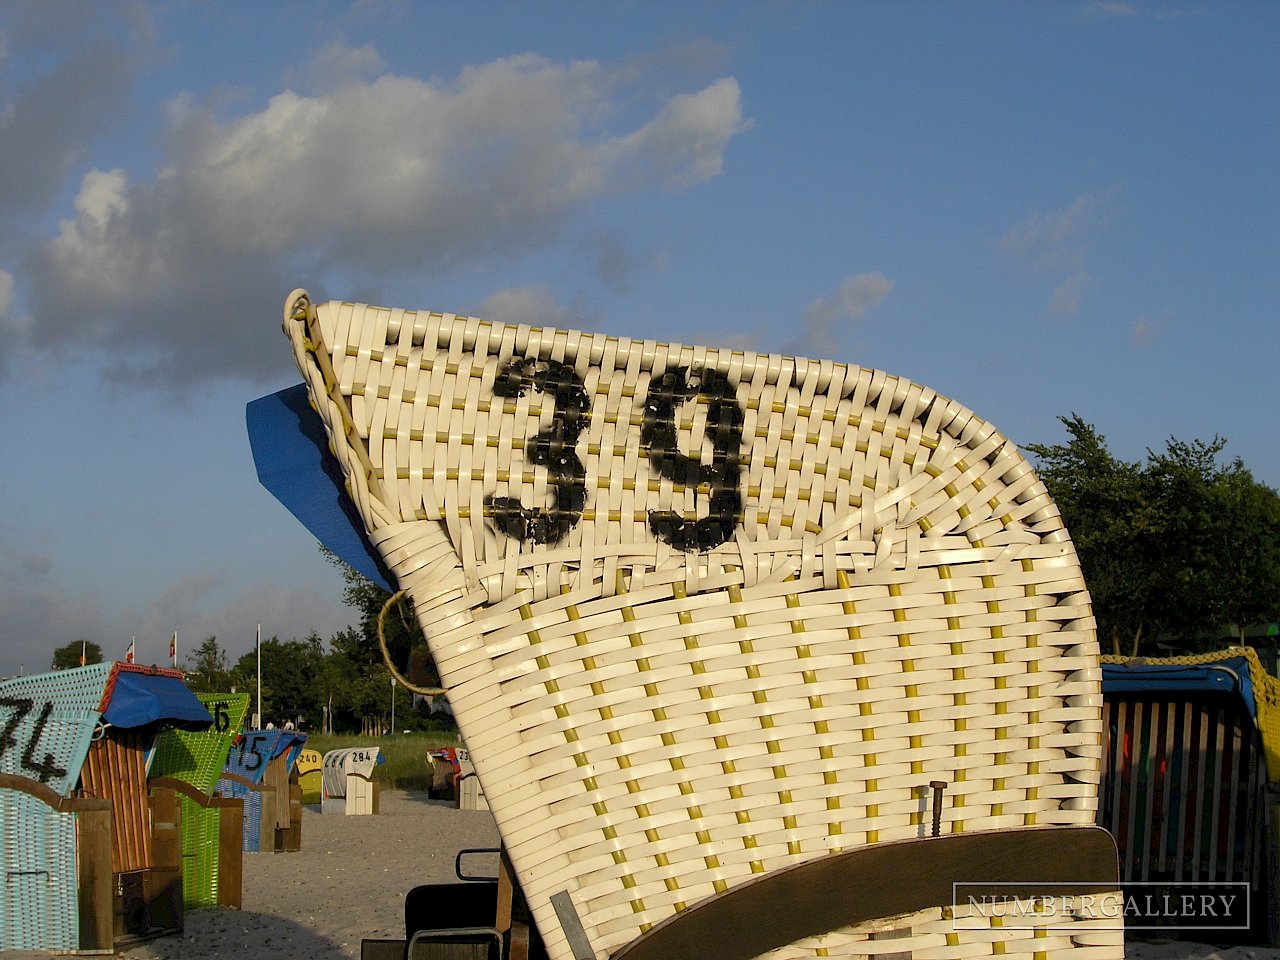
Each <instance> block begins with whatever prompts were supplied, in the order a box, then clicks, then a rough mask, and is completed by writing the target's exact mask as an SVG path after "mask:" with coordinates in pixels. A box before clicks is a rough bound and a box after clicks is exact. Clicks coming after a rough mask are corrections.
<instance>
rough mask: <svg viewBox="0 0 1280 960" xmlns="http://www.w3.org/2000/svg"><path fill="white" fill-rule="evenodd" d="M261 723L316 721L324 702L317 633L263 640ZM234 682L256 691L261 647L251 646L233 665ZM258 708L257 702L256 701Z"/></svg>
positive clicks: (244, 688)
mask: <svg viewBox="0 0 1280 960" xmlns="http://www.w3.org/2000/svg"><path fill="white" fill-rule="evenodd" d="M261 656H262V714H263V715H262V723H263V725H264V726H265V725H266V724H267V723H268V722H272V723H276V724H277V725H280V724H283V723H284V722H285V721H288V720H292V721H297V720H298V718H300V717H301V718H302V722H303V723H304V724H317V725H318V722H319V718H320V713H321V710H320V707H321V704H322V689H321V686H320V682H319V681H320V673H321V662H322V661H323V659H324V650H323V645H322V644H321V641H320V637H319V635H318V634H316V633H314V632H313V633H311V634H310V635H309V636H308V637H307V638H306V639H305V640H289V641H281V640H279V639H278V638H276V637H271V638H270V639H269V640H263V641H262V648H261ZM231 682H232V684H234V685H235V687H236V689H239V690H249V691H252V692H253V693H255V694H256V693H257V687H256V684H257V682H258V651H257V650H250V651H249V652H248V653H246V654H245V655H244V656H242V657H241V658H240V659H239V660H237V661H236V665H235V666H234V667H232V669H231ZM255 708H256V703H255Z"/></svg>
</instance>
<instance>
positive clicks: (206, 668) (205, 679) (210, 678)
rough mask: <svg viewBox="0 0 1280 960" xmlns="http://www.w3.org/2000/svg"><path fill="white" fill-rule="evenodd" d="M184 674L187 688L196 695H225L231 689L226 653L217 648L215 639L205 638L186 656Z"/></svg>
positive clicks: (216, 639)
mask: <svg viewBox="0 0 1280 960" xmlns="http://www.w3.org/2000/svg"><path fill="white" fill-rule="evenodd" d="M186 674H187V686H189V687H190V688H191V689H192V690H194V691H196V692H197V693H226V692H227V691H228V690H229V689H230V688H231V674H230V672H229V671H228V670H227V653H226V651H225V650H223V649H222V648H221V647H220V646H218V638H217V637H206V638H205V640H204V642H203V643H201V644H200V646H198V647H196V648H195V650H193V651H192V652H191V653H189V654H187V670H186Z"/></svg>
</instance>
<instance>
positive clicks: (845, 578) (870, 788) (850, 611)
mask: <svg viewBox="0 0 1280 960" xmlns="http://www.w3.org/2000/svg"><path fill="white" fill-rule="evenodd" d="M836 586H837V587H839V588H840V589H841V590H843V591H846V592H847V591H848V590H849V589H850V586H851V583H850V580H849V574H848V572H847V571H845V570H840V571H838V572H837V573H836ZM840 607H841V611H842V612H843V613H844V614H846V615H847V616H854V615H856V614H857V612H858V606H857V604H855V603H854V602H853V601H852V600H845V601H842V602H841V604H840ZM848 633H849V639H850V640H851V641H853V642H852V643H851V644H850V646H852V647H853V662H854V665H855V666H858V667H865V666H866V664H867V658H866V655H865V654H863V652H862V650H861V646H862V644H861V640H862V631H861V630H860V629H859V628H858V627H857V625H856V624H855V625H852V626H850V627H849V628H848ZM857 687H858V690H859V691H862V692H865V691H866V690H868V689H869V688H870V681H868V679H867V678H866V676H863V675H859V676H858V678H857ZM859 712H860V714H861V715H862V716H864V717H867V716H871V714H873V713H874V712H875V709H874V707H873V706H872V704H871V702H870V700H867V699H864V700H863V701H862V703H861V704H860V706H859ZM875 738H876V732H875V729H874V728H873V727H872V726H871V725H870V724H868V725H867V726H865V727H864V728H863V730H862V740H863V742H864V743H870V742H872V741H874V740H875ZM876 763H877V760H876V754H874V753H868V754H867V755H866V757H865V758H864V759H863V765H864V766H866V767H874V766H876ZM866 783H867V787H866V795H867V797H868V798H869V800H868V803H867V820H868V821H870V822H875V818H876V817H878V816H879V815H880V807H879V806H878V805H877V804H875V803H872V802H870V798H873V797H874V796H875V791H876V790H877V788H878V786H879V785H878V783H877V782H876V781H875V780H873V779H871V778H868V779H867V782H866ZM879 839H880V831H879V830H874V829H871V830H868V831H867V843H875V842H876V841H878V840H879Z"/></svg>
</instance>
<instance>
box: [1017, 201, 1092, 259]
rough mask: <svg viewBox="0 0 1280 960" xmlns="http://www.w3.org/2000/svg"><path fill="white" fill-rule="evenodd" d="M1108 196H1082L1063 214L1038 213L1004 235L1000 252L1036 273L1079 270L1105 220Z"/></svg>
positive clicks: (1054, 212)
mask: <svg viewBox="0 0 1280 960" xmlns="http://www.w3.org/2000/svg"><path fill="white" fill-rule="evenodd" d="M1105 199H1106V197H1105V195H1100V194H1096V193H1082V194H1081V195H1080V196H1079V197H1077V198H1076V200H1075V202H1074V203H1072V204H1071V206H1069V207H1067V208H1065V209H1063V210H1050V211H1047V212H1045V211H1036V212H1035V213H1032V214H1031V215H1030V216H1029V217H1027V219H1026V220H1024V221H1022V222H1021V223H1016V224H1014V225H1013V226H1012V227H1010V228H1009V229H1008V230H1007V231H1005V234H1004V236H1003V237H1002V238H1001V239H1000V250H1001V251H1002V252H1003V253H1005V254H1006V255H1008V256H1010V257H1013V258H1014V259H1016V260H1023V261H1027V262H1029V263H1030V264H1031V265H1032V266H1033V267H1034V268H1035V269H1037V270H1054V269H1061V268H1063V267H1073V266H1078V265H1079V264H1080V263H1082V262H1083V261H1084V259H1085V256H1086V254H1087V247H1086V245H1085V243H1086V241H1087V240H1088V238H1089V236H1090V235H1091V234H1092V232H1093V231H1095V230H1096V229H1097V228H1098V227H1099V226H1100V225H1101V223H1102V222H1103V220H1104V219H1105V214H1106V208H1105V203H1104V201H1105Z"/></svg>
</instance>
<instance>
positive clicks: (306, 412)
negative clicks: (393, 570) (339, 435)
mask: <svg viewBox="0 0 1280 960" xmlns="http://www.w3.org/2000/svg"><path fill="white" fill-rule="evenodd" d="M245 422H246V424H247V426H248V428H249V446H250V447H251V448H252V450H253V462H254V465H255V467H256V468H257V471H258V481H259V482H260V483H261V484H262V485H263V486H264V487H266V488H267V490H268V491H270V492H271V495H272V496H274V497H275V498H276V499H277V500H279V501H280V502H281V503H282V504H284V505H285V507H287V508H288V510H289V512H290V513H292V514H293V515H294V516H295V517H297V518H298V519H299V520H300V521H302V525H303V526H305V527H306V528H307V529H308V530H310V531H311V533H312V535H313V536H314V537H315V538H316V539H317V540H319V541H320V542H321V543H322V544H324V546H325V547H327V548H328V549H329V550H330V551H332V552H333V553H334V554H335V555H336V556H337V557H338V558H339V559H341V560H342V561H343V562H344V563H346V564H347V565H348V566H350V567H352V568H354V569H355V570H357V571H358V572H359V573H361V574H362V575H363V576H365V577H368V578H369V579H370V580H371V581H373V582H374V583H376V584H377V585H378V586H380V587H382V588H384V589H386V590H389V591H392V592H394V591H395V590H396V587H394V586H392V584H393V583H394V582H395V580H394V578H393V577H392V576H391V574H390V573H389V572H388V571H387V568H386V566H385V565H384V564H383V562H382V558H381V557H379V556H378V553H377V551H376V550H375V549H374V547H373V544H371V543H370V542H369V537H368V535H367V534H366V533H365V529H364V524H363V523H362V522H361V521H360V518H359V515H358V514H357V513H356V509H355V505H354V504H352V503H351V499H350V498H349V497H348V496H347V494H346V489H345V487H344V484H343V478H342V468H341V467H340V466H339V465H338V462H337V461H336V460H335V459H334V457H333V454H332V453H330V452H329V438H328V435H327V434H326V433H325V429H324V422H323V421H322V420H321V419H320V415H319V414H317V413H316V412H315V410H313V409H312V408H311V401H310V400H309V398H308V397H307V387H306V384H302V383H300V384H298V385H297V386H294V387H289V388H288V389H286V390H281V391H280V392H279V393H273V394H271V395H270V396H266V397H261V398H259V399H257V400H254V401H253V402H251V403H250V404H249V405H248V406H247V407H246V408H245Z"/></svg>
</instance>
